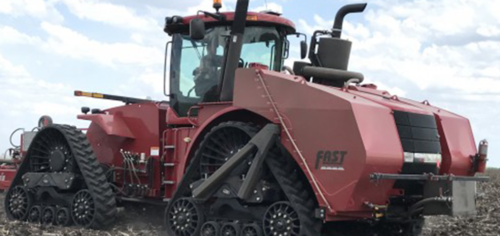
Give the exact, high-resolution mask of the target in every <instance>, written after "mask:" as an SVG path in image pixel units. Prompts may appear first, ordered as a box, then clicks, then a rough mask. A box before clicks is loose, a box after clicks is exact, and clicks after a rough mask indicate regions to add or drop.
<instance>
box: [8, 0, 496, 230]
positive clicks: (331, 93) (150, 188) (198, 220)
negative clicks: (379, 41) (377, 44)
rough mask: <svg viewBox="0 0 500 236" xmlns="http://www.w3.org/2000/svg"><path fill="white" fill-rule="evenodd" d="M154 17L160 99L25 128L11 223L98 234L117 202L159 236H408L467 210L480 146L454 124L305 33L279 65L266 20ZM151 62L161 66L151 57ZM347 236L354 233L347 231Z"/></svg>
mask: <svg viewBox="0 0 500 236" xmlns="http://www.w3.org/2000/svg"><path fill="white" fill-rule="evenodd" d="M248 2H249V0H238V1H237V6H236V10H235V12H229V13H219V8H220V1H218V0H216V1H215V4H214V7H215V8H216V12H215V13H213V12H204V11H200V12H198V14H197V15H194V16H189V17H180V16H173V17H168V18H166V24H165V32H166V33H168V34H169V35H170V36H172V42H169V43H168V44H167V53H170V56H169V57H168V58H169V60H168V61H169V62H168V63H167V60H166V62H165V65H167V64H168V65H169V66H170V69H169V70H168V73H165V74H168V75H169V76H170V80H169V81H170V92H169V94H168V97H169V101H168V102H163V101H151V100H143V99H135V98H129V97H121V96H113V95H107V94H100V93H86V92H81V91H76V92H75V95H76V96H86V97H93V98H101V99H113V100H119V101H123V102H124V103H125V105H124V106H120V107H115V108H110V109H106V110H99V109H92V110H91V109H89V108H87V107H84V108H82V114H80V115H78V118H79V119H83V120H89V121H91V124H90V127H89V128H88V129H87V130H86V132H85V133H84V132H82V130H80V129H77V128H75V127H73V126H69V125H58V124H54V125H49V126H46V127H44V128H43V129H41V130H40V131H39V132H37V134H36V136H35V137H34V138H33V140H32V142H31V145H30V146H29V149H28V151H27V153H26V155H25V156H24V159H23V161H22V163H21V164H20V166H19V168H18V171H17V174H16V176H15V178H14V180H13V181H12V184H11V186H10V188H9V190H8V192H7V195H6V198H5V211H6V214H7V216H8V217H9V218H10V219H12V220H22V221H24V220H25V221H30V222H42V223H45V224H48V223H53V224H58V225H70V224H75V225H77V226H80V227H88V228H95V229H100V228H106V227H107V226H110V225H112V224H113V221H114V216H115V213H116V211H117V210H116V209H117V207H118V206H126V205H127V204H130V203H132V202H136V203H137V202H139V203H148V204H155V205H158V206H161V207H163V208H164V212H165V213H164V222H165V225H166V229H167V231H168V235H170V236H197V235H203V236H219V235H221V236H222V235H224V236H225V235H227V236H238V235H241V236H250V235H257V236H261V235H265V236H274V235H277V236H296V235H309V236H315V235H322V234H330V233H331V234H335V233H336V232H350V233H352V234H353V235H373V234H374V233H376V234H377V235H411V236H415V235H419V234H420V232H421V228H422V224H423V221H424V218H423V217H424V216H426V215H463V214H474V213H475V184H476V182H477V181H486V180H487V178H485V177H481V176H476V173H481V172H484V170H485V165H486V158H487V143H486V142H485V141H483V142H481V143H480V145H479V148H476V145H475V141H474V138H473V134H472V130H471V127H470V124H469V121H468V120H467V119H466V118H463V117H461V116H458V115H456V114H453V113H451V112H448V111H445V110H443V109H440V108H437V107H434V106H432V105H430V104H429V102H415V101H412V100H409V99H405V98H401V97H397V96H392V95H390V94H389V93H388V92H386V91H381V90H377V87H376V86H375V85H372V84H362V82H363V75H362V74H360V73H356V72H351V71H348V70H347V69H348V61H349V55H350V49H351V42H349V41H347V40H343V39H341V32H342V22H343V19H344V17H345V16H346V15H347V14H349V13H353V12H362V11H364V9H365V7H366V4H353V5H347V6H345V7H343V8H341V9H340V10H339V12H338V13H337V16H336V18H335V23H334V26H333V28H332V29H331V30H319V31H316V32H315V33H314V35H313V37H312V40H311V43H310V46H309V53H307V51H308V46H307V43H306V42H305V41H304V42H302V43H301V52H302V56H303V58H305V57H308V58H309V60H310V62H309V63H304V62H296V63H295V65H294V68H293V69H290V68H286V67H285V69H284V60H285V58H286V57H287V54H288V51H289V43H288V40H287V37H296V36H300V35H301V34H298V33H297V32H296V30H295V27H294V24H293V23H292V22H291V21H289V20H287V19H285V18H282V17H280V16H279V15H278V14H275V13H272V12H266V13H252V12H248ZM166 58H167V57H166ZM354 232H355V233H354Z"/></svg>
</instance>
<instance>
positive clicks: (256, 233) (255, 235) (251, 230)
mask: <svg viewBox="0 0 500 236" xmlns="http://www.w3.org/2000/svg"><path fill="white" fill-rule="evenodd" d="M262 235H263V234H262V228H261V227H260V226H259V225H257V224H248V225H245V226H244V227H243V228H242V229H241V234H240V236H262Z"/></svg>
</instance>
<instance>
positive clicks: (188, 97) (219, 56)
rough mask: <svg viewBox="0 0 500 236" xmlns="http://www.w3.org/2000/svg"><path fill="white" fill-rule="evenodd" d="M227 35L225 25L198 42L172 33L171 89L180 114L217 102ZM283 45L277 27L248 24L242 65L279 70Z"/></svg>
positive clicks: (227, 31)
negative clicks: (203, 103) (251, 25)
mask: <svg viewBox="0 0 500 236" xmlns="http://www.w3.org/2000/svg"><path fill="white" fill-rule="evenodd" d="M228 35H229V27H225V26H224V27H215V28H211V29H209V30H207V34H206V36H205V38H204V39H203V40H199V41H194V40H191V39H190V38H189V36H187V35H183V34H175V35H174V36H173V48H172V56H171V58H172V62H171V63H172V64H171V72H170V73H171V74H170V80H171V86H170V90H171V94H175V95H176V96H175V98H174V99H175V100H177V103H178V104H176V105H177V106H178V110H177V111H178V113H179V115H184V114H183V113H185V112H187V109H189V107H190V106H192V105H196V104H197V103H200V102H212V101H217V98H218V94H217V91H218V84H219V81H220V77H221V75H222V73H223V72H222V66H223V63H224V50H225V45H226V39H227V38H228ZM283 47H284V43H283V40H282V36H280V33H279V31H278V29H276V28H271V27H247V28H245V35H244V40H243V48H242V52H241V58H240V61H239V63H240V65H239V66H240V67H241V68H248V66H249V65H250V64H252V63H258V64H261V65H265V66H267V67H268V68H269V69H270V70H275V71H280V70H281V67H282V65H283V51H284V50H283ZM174 105H175V103H174Z"/></svg>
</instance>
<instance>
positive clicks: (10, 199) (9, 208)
mask: <svg viewBox="0 0 500 236" xmlns="http://www.w3.org/2000/svg"><path fill="white" fill-rule="evenodd" d="M32 205H33V197H32V196H31V193H30V192H28V190H27V189H26V188H25V187H23V186H16V187H14V188H13V189H11V190H10V191H9V192H8V193H7V196H6V197H5V213H7V217H8V218H9V219H11V220H20V221H24V220H26V219H27V218H28V216H29V212H30V209H31V206H32Z"/></svg>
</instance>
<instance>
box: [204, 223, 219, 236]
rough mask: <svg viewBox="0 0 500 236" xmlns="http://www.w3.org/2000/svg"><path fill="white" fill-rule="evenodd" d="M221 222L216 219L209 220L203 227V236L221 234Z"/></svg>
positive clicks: (217, 235)
mask: <svg viewBox="0 0 500 236" xmlns="http://www.w3.org/2000/svg"><path fill="white" fill-rule="evenodd" d="M219 232H220V224H219V223H217V222H215V221H209V222H206V223H205V224H203V226H202V227H201V233H200V235H201V236H219Z"/></svg>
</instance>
